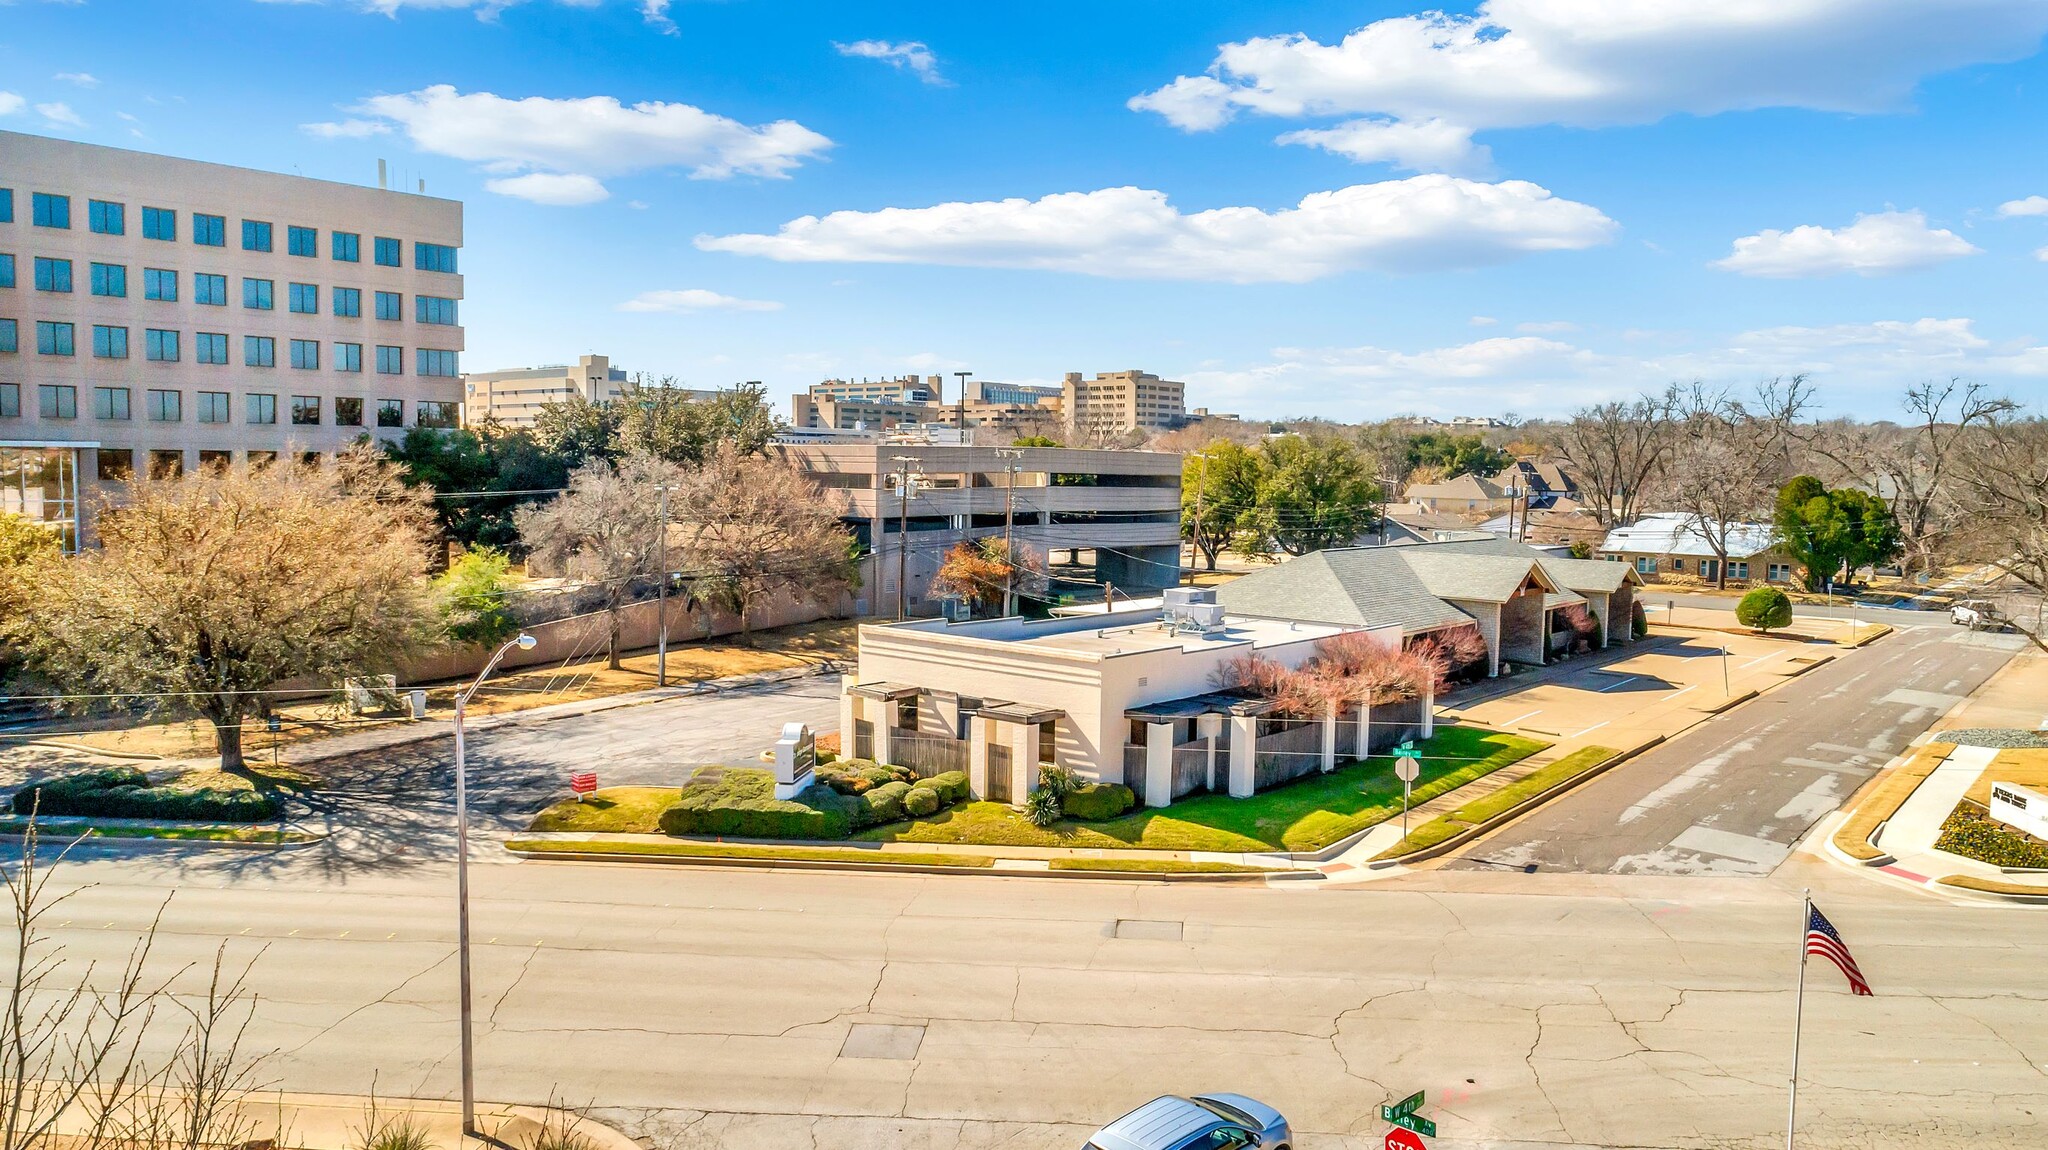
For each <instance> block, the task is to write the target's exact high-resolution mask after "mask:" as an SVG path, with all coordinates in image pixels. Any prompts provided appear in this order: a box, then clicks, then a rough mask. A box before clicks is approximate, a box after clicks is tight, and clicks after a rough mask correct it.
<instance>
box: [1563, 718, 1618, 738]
mask: <svg viewBox="0 0 2048 1150" xmlns="http://www.w3.org/2000/svg"><path fill="white" fill-rule="evenodd" d="M1613 721H1614V720H1613V719H1602V720H1600V721H1599V722H1597V723H1594V724H1593V725H1592V726H1590V727H1587V728H1586V729H1585V730H1583V731H1580V732H1579V733H1578V734H1576V735H1573V736H1572V738H1574V739H1577V738H1581V737H1583V736H1585V735H1590V734H1592V733H1593V732H1594V731H1597V730H1599V729H1600V728H1602V727H1604V726H1606V725H1607V724H1609V723H1611V722H1613Z"/></svg>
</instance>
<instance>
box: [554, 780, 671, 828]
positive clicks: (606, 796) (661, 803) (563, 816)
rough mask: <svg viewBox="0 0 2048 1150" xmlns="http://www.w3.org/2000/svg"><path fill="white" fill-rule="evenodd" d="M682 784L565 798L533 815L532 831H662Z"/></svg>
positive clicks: (613, 789)
mask: <svg viewBox="0 0 2048 1150" xmlns="http://www.w3.org/2000/svg"><path fill="white" fill-rule="evenodd" d="M682 793H683V791H682V788H681V787H605V788H604V789H602V790H599V791H596V792H593V793H592V794H591V796H590V798H589V799H588V800H587V801H582V802H579V801H577V800H576V799H563V800H562V801H561V802H558V803H556V804H554V805H553V806H551V807H549V808H548V809H546V810H544V811H542V812H541V813H539V814H538V815H535V816H534V818H533V825H532V826H530V827H528V828H526V829H527V830H530V831H582V832H586V833H598V832H611V833H615V834H638V835H654V834H660V833H661V812H663V811H665V810H667V809H669V808H670V807H672V806H674V805H675V801H676V799H678V798H680V797H681V796H682Z"/></svg>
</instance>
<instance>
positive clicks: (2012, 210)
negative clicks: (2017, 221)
mask: <svg viewBox="0 0 2048 1150" xmlns="http://www.w3.org/2000/svg"><path fill="white" fill-rule="evenodd" d="M1998 214H1999V215H2001V216H2004V217H2007V218H2011V217H2013V216H2048V196H2028V197H2027V198H2026V199H2024V200H2007V201H2005V202H2004V203H2002V204H2000V205H1998Z"/></svg>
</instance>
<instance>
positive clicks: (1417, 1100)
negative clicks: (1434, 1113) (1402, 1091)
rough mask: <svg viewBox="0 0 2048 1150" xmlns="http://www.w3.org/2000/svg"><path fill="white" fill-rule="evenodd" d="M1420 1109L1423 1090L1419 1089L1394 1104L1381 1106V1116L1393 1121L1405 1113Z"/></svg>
mask: <svg viewBox="0 0 2048 1150" xmlns="http://www.w3.org/2000/svg"><path fill="white" fill-rule="evenodd" d="M1420 1109H1422V1091H1420V1090H1417V1091H1416V1092H1415V1093H1413V1094H1410V1095H1409V1096H1408V1097H1406V1098H1403V1099H1402V1100H1400V1101H1399V1102H1396V1103H1394V1104H1393V1105H1392V1106H1382V1107H1380V1117H1381V1118H1382V1119H1383V1120H1385V1121H1388V1122H1392V1121H1393V1120H1394V1119H1396V1118H1399V1117H1400V1116H1402V1115H1403V1114H1413V1113H1415V1112H1416V1111H1417V1110H1420Z"/></svg>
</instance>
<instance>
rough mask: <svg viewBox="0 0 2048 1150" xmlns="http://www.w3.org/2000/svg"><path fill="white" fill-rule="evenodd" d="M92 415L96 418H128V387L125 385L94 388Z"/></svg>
mask: <svg viewBox="0 0 2048 1150" xmlns="http://www.w3.org/2000/svg"><path fill="white" fill-rule="evenodd" d="M92 417H93V418H94V419H127V418H128V389H127V388H125V387H95V388H93V389H92Z"/></svg>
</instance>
